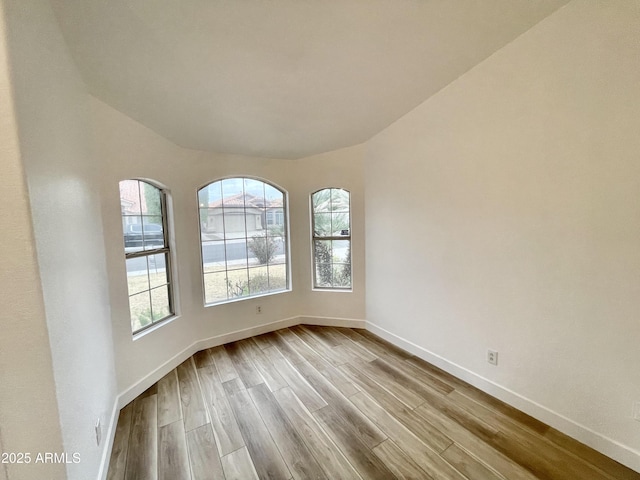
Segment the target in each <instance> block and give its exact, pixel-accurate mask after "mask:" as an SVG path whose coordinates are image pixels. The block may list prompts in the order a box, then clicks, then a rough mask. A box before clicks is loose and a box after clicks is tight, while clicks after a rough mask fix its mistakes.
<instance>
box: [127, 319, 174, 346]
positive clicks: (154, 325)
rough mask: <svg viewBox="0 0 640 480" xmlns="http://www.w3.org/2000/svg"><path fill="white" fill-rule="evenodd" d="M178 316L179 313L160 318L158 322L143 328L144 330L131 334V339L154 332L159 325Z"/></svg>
mask: <svg viewBox="0 0 640 480" xmlns="http://www.w3.org/2000/svg"><path fill="white" fill-rule="evenodd" d="M178 318H180V315H173V316H171V317H167V318H165V319H164V320H160V321H159V322H156V323H154V324H153V325H152V326H150V327H147V328H145V329H144V330H140V331H138V332H136V333H134V334H133V341H134V342H135V341H136V340H140V339H141V338H142V337H145V336H147V335H148V334H150V333H152V332H155V331H156V330H158V329H159V328H161V327H164V326H165V325H167V324H169V323H171V322H173V321H174V320H177V319H178Z"/></svg>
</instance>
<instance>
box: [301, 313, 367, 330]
mask: <svg viewBox="0 0 640 480" xmlns="http://www.w3.org/2000/svg"><path fill="white" fill-rule="evenodd" d="M298 319H299V320H300V321H299V322H298V323H301V324H305V323H306V324H307V325H321V326H324V327H346V328H366V327H367V322H366V320H355V319H353V318H336V317H315V316H309V315H301V316H300V317H298Z"/></svg>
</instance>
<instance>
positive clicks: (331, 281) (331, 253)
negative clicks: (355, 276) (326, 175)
mask: <svg viewBox="0 0 640 480" xmlns="http://www.w3.org/2000/svg"><path fill="white" fill-rule="evenodd" d="M311 222H312V248H313V265H314V268H313V286H314V288H317V289H335V290H349V289H351V216H350V194H349V192H348V191H347V190H344V189H341V188H325V189H323V190H319V191H317V192H315V193H314V194H313V195H311Z"/></svg>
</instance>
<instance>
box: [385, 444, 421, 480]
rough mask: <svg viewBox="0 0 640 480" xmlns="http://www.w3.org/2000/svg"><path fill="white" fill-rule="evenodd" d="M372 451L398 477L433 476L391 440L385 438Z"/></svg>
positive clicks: (412, 478)
mask: <svg viewBox="0 0 640 480" xmlns="http://www.w3.org/2000/svg"><path fill="white" fill-rule="evenodd" d="M373 453H375V454H376V456H377V457H378V458H379V459H380V460H382V461H383V462H384V464H385V465H386V466H387V467H388V468H389V470H391V471H392V472H393V474H394V475H395V476H396V477H397V478H399V479H406V480H414V479H417V478H423V479H425V480H432V479H433V477H432V476H431V475H429V474H428V473H427V472H425V471H424V470H422V469H421V468H420V467H419V466H418V465H417V464H416V463H415V462H414V461H413V460H411V458H409V456H408V455H407V454H406V453H404V451H403V450H402V449H401V448H400V447H398V445H396V444H395V443H394V442H393V440H391V439H387V440H385V441H384V442H382V443H381V444H380V445H378V446H377V447H375V448H374V449H373Z"/></svg>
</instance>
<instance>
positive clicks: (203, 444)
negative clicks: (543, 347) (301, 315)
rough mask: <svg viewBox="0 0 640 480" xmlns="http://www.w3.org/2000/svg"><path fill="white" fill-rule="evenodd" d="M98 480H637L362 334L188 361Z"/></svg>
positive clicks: (136, 419)
mask: <svg viewBox="0 0 640 480" xmlns="http://www.w3.org/2000/svg"><path fill="white" fill-rule="evenodd" d="M108 478H109V480H116V479H118V480H119V479H128V480H144V479H167V480H181V479H193V480H199V479H226V480H232V479H238V480H250V479H255V478H260V479H288V478H295V479H324V478H326V479H332V480H343V479H344V480H346V479H359V478H362V479H364V480H368V479H384V480H388V479H394V478H412V479H456V480H463V479H472V480H475V479H479V480H497V479H503V480H533V479H554V480H555V479H559V480H598V479H607V480H613V479H635V480H640V474H638V473H635V472H633V471H632V470H630V469H628V468H626V467H624V466H622V465H621V464H619V463H617V462H615V461H613V460H611V459H609V458H607V457H605V456H604V455H602V454H600V453H598V452H596V451H594V450H592V449H590V448H588V447H586V446H585V445H582V444H580V443H578V442H576V441H574V440H572V439H570V438H569V437H567V436H565V435H563V434H562V433H560V432H558V431H557V430H555V429H553V428H551V427H549V426H547V425H545V424H543V423H541V422H539V421H537V420H535V419H534V418H531V417H530V416H528V415H526V414H524V413H522V412H520V411H518V410H516V409H514V408H512V407H510V406H508V405H506V404H504V403H502V402H500V401H498V400H496V399H494V398H493V397H490V396H489V395H487V394H485V393H483V392H481V391H479V390H477V389H476V388H474V387H472V386H470V385H468V384H466V383H465V382H462V381H460V380H458V379H456V378H455V377H453V376H451V375H449V374H447V373H445V372H443V371H442V370H440V369H438V368H436V367H434V366H432V365H430V364H429V363H426V362H425V361H423V360H421V359H419V358H417V357H415V356H413V355H410V354H408V353H406V352H405V351H403V350H400V349H398V348H397V347H395V346H393V345H391V344H389V343H387V342H385V341H384V340H382V339H380V338H379V337H376V336H375V335H373V334H371V333H369V332H367V331H366V330H359V329H349V328H333V327H317V326H308V325H303V326H302V325H301V326H296V327H292V328H288V329H283V330H279V331H277V332H272V333H268V334H264V335H260V336H257V337H253V338H250V339H246V340H242V341H238V342H233V343H229V344H226V345H224V346H219V347H215V348H211V349H209V350H204V351H201V352H198V353H197V354H195V355H194V356H193V357H191V358H189V359H188V360H187V361H185V362H184V363H182V364H181V365H179V366H178V367H177V368H176V369H175V370H173V371H171V372H170V373H169V374H168V375H167V376H165V377H164V378H162V379H161V380H160V381H158V383H157V384H156V385H154V386H153V387H151V388H150V389H149V390H147V391H146V392H145V393H143V394H142V395H140V396H139V397H138V398H136V399H135V400H134V401H133V402H132V403H130V404H129V405H127V406H126V407H124V408H123V409H122V410H121V411H120V417H119V419H118V424H117V429H116V433H115V439H114V445H113V452H112V455H111V460H110V467H109V474H108Z"/></svg>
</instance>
